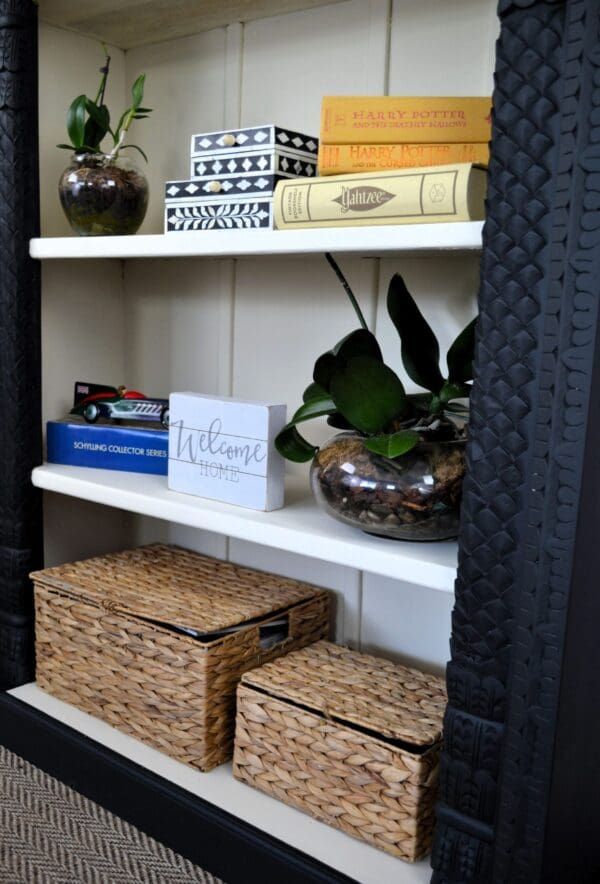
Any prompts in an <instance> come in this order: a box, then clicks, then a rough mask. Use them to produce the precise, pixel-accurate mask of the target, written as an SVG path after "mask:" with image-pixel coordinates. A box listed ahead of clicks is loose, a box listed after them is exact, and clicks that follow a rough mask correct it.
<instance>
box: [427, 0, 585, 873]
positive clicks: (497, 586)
mask: <svg viewBox="0 0 600 884" xmlns="http://www.w3.org/2000/svg"><path fill="white" fill-rule="evenodd" d="M499 13H500V16H501V23H502V30H501V37H500V40H499V43H498V46H497V59H496V86H495V91H494V117H493V142H492V158H491V163H490V185H489V205H488V220H487V222H486V225H485V231H484V253H483V259H482V281H481V286H480V293H479V308H480V320H479V328H478V343H477V355H476V380H475V384H474V390H473V395H472V399H471V407H472V412H471V413H472V418H471V436H470V442H469V448H468V463H469V468H468V475H467V479H466V481H465V488H464V503H463V516H462V533H461V537H460V542H459V572H458V578H457V584H456V606H455V610H454V614H453V628H452V642H451V650H452V660H451V663H450V664H449V667H448V689H449V699H450V702H449V707H448V710H447V715H446V737H445V746H444V752H443V758H442V776H441V780H442V782H441V803H440V807H439V825H438V831H437V837H436V843H435V848H434V855H433V866H434V869H435V872H434V876H433V881H434V882H436V884H442V882H443V884H467V882H473V884H487V882H493V884H537V882H541V881H546V880H551V879H550V878H548V877H547V875H548V869H547V868H546V871H545V876H544V877H542V867H543V866H542V863H543V857H544V850H545V847H546V823H547V815H548V806H549V796H550V793H551V787H552V779H553V776H554V777H556V776H557V771H556V769H555V765H554V746H555V737H556V724H557V717H558V715H559V708H560V707H559V693H560V686H561V669H562V663H563V649H564V643H565V634H566V626H567V619H568V611H569V603H570V595H571V589H572V581H573V575H574V573H575V572H574V550H575V548H576V541H577V534H578V530H579V532H580V533H581V531H582V529H583V527H584V525H585V522H586V519H588V518H590V517H591V516H590V513H589V512H588V511H583V510H581V509H580V502H581V490H582V483H583V482H584V481H585V478H584V475H583V464H584V454H585V449H586V431H587V427H588V412H589V406H590V397H591V395H592V390H591V374H592V366H593V363H594V358H595V350H596V337H597V327H598V297H599V296H600V237H599V234H598V230H599V228H600V197H599V194H600V134H599V133H600V128H599V127H600V116H599V115H600V110H599V109H598V108H599V107H600V76H599V73H598V65H599V64H600V39H599V21H600V2H598V0H514V2H509V0H503V2H501V3H500V4H499ZM596 358H597V357H596ZM595 395H597V393H596V394H595ZM590 441H591V440H590ZM592 444H593V442H592ZM597 491H598V492H600V489H597ZM590 610H591V608H590ZM586 699H587V701H588V702H589V697H588V698H586ZM586 699H584V698H583V696H582V702H586ZM573 765H574V766H576V765H577V759H573ZM569 849H570V847H569V846H567V845H565V850H566V851H568V850H569ZM579 849H580V851H581V850H587V851H591V850H592V845H591V844H590V843H589V842H588V843H587V844H584V845H583V846H582V845H580V846H579ZM586 868H587V872H586V873H585V874H586V876H587V873H588V872H589V874H590V875H591V877H589V878H588V877H585V878H584V877H577V879H576V880H577V884H583V881H584V880H585V881H587V880H589V881H599V880H600V866H598V867H596V869H595V870H594V869H593V868H592V866H590V864H589V863H588V865H587V867H586ZM594 875H597V877H594ZM552 880H553V879H552ZM568 880H575V879H568Z"/></svg>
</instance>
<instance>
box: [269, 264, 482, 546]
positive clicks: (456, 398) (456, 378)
mask: <svg viewBox="0 0 600 884" xmlns="http://www.w3.org/2000/svg"><path fill="white" fill-rule="evenodd" d="M327 257H328V260H329V261H330V263H331V264H332V266H333V267H334V269H335V271H336V273H337V274H338V277H339V278H340V280H341V282H342V284H343V286H344V289H345V291H346V293H347V295H348V297H349V299H350V301H351V303H352V306H353V307H354V310H355V312H356V315H357V317H358V320H359V323H360V327H359V328H356V329H354V330H353V331H351V332H350V333H349V334H348V335H346V336H345V337H344V338H343V339H342V340H341V341H340V342H339V343H338V344H336V346H335V347H334V348H333V349H332V350H328V351H327V352H326V353H323V354H322V355H321V356H319V357H318V359H317V360H316V362H315V365H314V370H313V380H312V383H310V384H309V385H308V386H307V388H306V389H305V391H304V395H303V404H302V405H301V406H300V408H298V410H297V411H296V412H295V414H294V415H293V417H292V419H291V420H290V421H289V423H288V424H287V425H286V426H285V427H284V429H283V430H282V431H281V432H280V433H279V435H278V436H277V439H276V447H277V449H278V451H279V452H280V453H281V454H282V455H283V456H284V457H285V458H287V459H288V460H291V461H296V462H307V461H312V466H311V485H312V488H313V492H314V494H315V496H316V499H317V501H318V502H319V503H320V504H321V505H322V506H323V507H324V508H325V509H326V511H327V512H329V513H330V514H331V515H333V516H335V517H336V518H337V519H340V520H341V521H343V522H346V523H348V524H351V525H354V526H357V527H359V528H361V529H362V530H363V531H366V532H368V533H372V534H378V535H383V536H387V537H393V538H398V539H404V540H444V539H448V538H452V537H456V535H457V532H458V524H459V507H460V499H461V491H462V480H463V477H464V472H465V440H466V432H467V417H468V402H467V400H468V397H469V393H470V386H471V385H470V381H471V379H472V361H473V346H474V329H475V320H473V321H471V322H470V323H469V324H468V325H467V326H466V328H465V329H464V330H463V331H462V332H461V333H460V334H459V335H458V337H457V338H456V340H455V341H454V342H453V343H452V345H451V346H450V348H449V350H448V352H447V354H446V367H447V369H446V371H445V372H442V369H441V367H440V348H439V344H438V341H437V338H436V336H435V334H434V332H433V331H432V329H431V327H430V325H429V324H428V322H427V321H426V320H425V318H424V317H423V315H422V313H421V311H420V310H419V308H418V306H417V304H416V302H415V300H414V298H413V297H412V295H411V294H410V292H409V291H408V289H407V287H406V285H405V283H404V280H403V279H402V277H401V276H400V275H399V274H396V275H394V276H393V278H392V279H391V281H390V284H389V288H388V292H387V309H388V314H389V317H390V319H391V321H392V323H393V324H394V326H395V328H396V330H397V332H398V335H399V343H400V355H401V360H402V363H403V365H404V368H405V370H406V373H407V374H408V376H409V377H410V378H411V379H412V380H413V381H414V382H415V384H417V385H418V386H419V387H420V388H422V392H418V393H407V392H406V390H405V387H404V384H403V383H402V381H401V380H400V378H399V377H398V375H397V374H396V372H395V371H394V370H393V369H392V368H391V367H390V366H388V365H386V364H385V362H384V360H383V356H382V353H381V348H380V346H379V344H378V342H377V339H376V338H375V336H374V335H373V333H372V332H371V331H369V329H368V328H367V324H366V322H365V319H364V316H363V314H362V312H361V310H360V307H359V305H358V302H357V300H356V298H355V297H354V294H353V293H352V291H351V289H350V287H349V285H348V283H347V281H346V279H345V278H344V276H343V274H342V273H341V271H340V269H339V267H338V266H337V264H336V262H335V261H334V260H333V258H331V256H329V255H328V256H327ZM315 418H326V419H327V422H328V423H329V424H330V425H331V426H332V427H335V428H336V429H338V430H341V432H340V433H338V434H337V435H335V436H334V437H333V438H332V439H330V440H329V441H328V442H327V443H326V444H325V445H322V446H317V445H314V444H312V443H310V442H309V441H307V439H306V438H305V437H304V436H303V435H301V433H300V431H299V426H300V425H301V424H304V423H305V422H307V421H309V420H313V419H315Z"/></svg>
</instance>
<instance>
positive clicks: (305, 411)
mask: <svg viewBox="0 0 600 884" xmlns="http://www.w3.org/2000/svg"><path fill="white" fill-rule="evenodd" d="M335 410H336V409H335V403H334V401H333V399H330V397H329V396H327V395H326V396H324V397H321V398H319V399H311V400H310V401H309V402H305V403H304V405H301V406H300V408H299V409H298V410H297V411H296V412H295V413H294V415H293V417H292V419H291V420H290V421H289V423H290V424H299V423H302V422H303V421H309V420H312V418H313V417H323V416H324V415H327V414H332V412H334V411H335Z"/></svg>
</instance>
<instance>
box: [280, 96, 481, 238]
mask: <svg viewBox="0 0 600 884" xmlns="http://www.w3.org/2000/svg"><path fill="white" fill-rule="evenodd" d="M490 137H491V99H490V98H478V97H463V98H442V97H432V98H413V97H408V98H402V97H401V98H396V97H391V96H377V97H368V96H367V97H352V96H341V97H335V96H333V97H325V98H324V99H323V105H322V111H321V136H320V147H319V177H317V178H315V179H314V180H313V181H312V182H310V186H308V184H307V183H304V182H292V183H290V182H282V183H281V184H279V185H278V186H277V188H276V191H275V224H276V226H277V227H280V228H288V227H325V226H327V227H329V226H352V225H361V224H414V223H430V222H436V221H437V222H440V221H467V220H481V219H483V217H484V215H485V190H486V183H487V176H486V172H485V166H486V165H487V162H488V159H489V140H490Z"/></svg>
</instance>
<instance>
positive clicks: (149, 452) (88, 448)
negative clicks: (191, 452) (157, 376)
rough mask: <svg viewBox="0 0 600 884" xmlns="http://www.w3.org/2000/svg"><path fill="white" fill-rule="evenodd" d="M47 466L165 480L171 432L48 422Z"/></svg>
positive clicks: (141, 428) (74, 422) (67, 421)
mask: <svg viewBox="0 0 600 884" xmlns="http://www.w3.org/2000/svg"><path fill="white" fill-rule="evenodd" d="M46 429H47V442H48V462H49V463H62V464H70V465H71V466H75V467H95V468H96V469H100V470H124V471H126V472H132V473H153V474H154V475H157V476H166V475H167V470H168V464H169V452H168V448H169V432H168V430H164V429H162V428H161V429H157V428H150V429H147V428H146V427H137V426H129V425H128V426H123V425H122V424H121V425H119V426H114V425H113V424H94V425H93V426H90V425H89V424H86V423H84V422H83V421H82V422H81V423H77V421H76V420H64V421H48V423H47V425H46Z"/></svg>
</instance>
